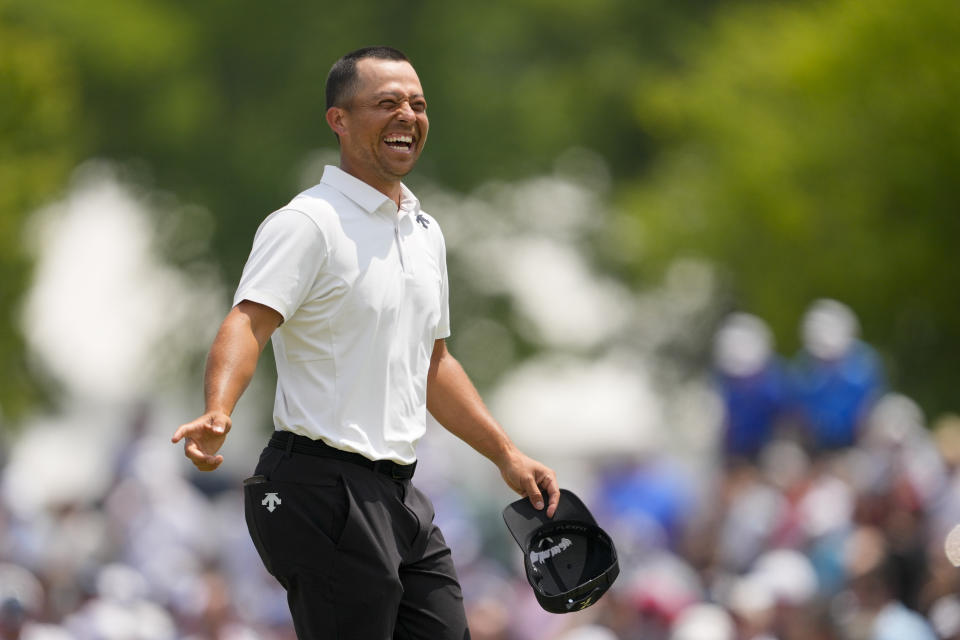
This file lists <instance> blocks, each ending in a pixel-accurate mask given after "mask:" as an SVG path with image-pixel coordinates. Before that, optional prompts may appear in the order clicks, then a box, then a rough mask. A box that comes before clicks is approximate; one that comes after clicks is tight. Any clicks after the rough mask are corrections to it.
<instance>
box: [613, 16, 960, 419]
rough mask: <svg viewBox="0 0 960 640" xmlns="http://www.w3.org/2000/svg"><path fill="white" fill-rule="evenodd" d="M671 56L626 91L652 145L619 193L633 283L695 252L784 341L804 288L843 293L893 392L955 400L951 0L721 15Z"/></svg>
mask: <svg viewBox="0 0 960 640" xmlns="http://www.w3.org/2000/svg"><path fill="white" fill-rule="evenodd" d="M684 58H685V60H686V61H687V62H686V64H685V65H684V67H683V69H682V71H681V72H679V73H676V72H674V73H671V74H670V75H669V76H661V77H658V78H657V79H655V80H653V81H651V82H650V83H649V84H647V85H645V86H642V87H637V88H636V94H635V109H636V114H637V116H638V118H639V120H640V122H641V123H642V124H643V128H644V129H645V130H648V131H653V132H657V136H658V145H659V147H660V148H661V149H662V152H661V153H660V154H659V155H658V157H657V159H656V161H655V162H654V163H653V165H652V166H651V168H650V170H649V172H648V173H647V174H646V175H645V176H641V178H642V179H639V180H637V181H636V182H634V184H633V185H631V186H629V187H627V188H626V189H625V194H624V195H623V199H622V201H621V205H622V209H623V210H624V211H628V212H629V214H628V215H626V216H625V217H624V219H623V225H620V229H619V231H620V233H618V234H617V244H618V247H619V251H620V255H621V256H625V257H626V260H625V261H626V262H627V263H629V264H631V265H632V266H633V272H634V275H635V277H642V276H644V271H643V269H644V268H646V267H648V266H649V265H650V264H660V265H664V264H666V263H667V262H668V261H670V260H672V259H674V258H676V257H677V255H678V254H680V253H684V254H694V255H699V256H706V257H708V258H709V259H711V260H712V261H714V262H715V263H717V264H719V265H722V267H723V268H724V270H725V273H726V275H727V276H728V282H729V285H730V287H731V290H732V292H733V298H734V299H735V300H736V304H737V305H738V306H740V307H742V308H745V309H747V310H749V311H752V312H754V313H757V314H759V315H761V316H763V317H764V318H766V319H767V320H769V321H770V322H771V324H772V325H773V328H774V330H775V333H776V334H777V335H778V338H779V343H780V344H781V346H784V347H786V348H794V347H796V346H797V343H798V320H799V318H800V316H801V314H802V312H803V311H804V308H805V307H806V306H807V305H808V304H809V303H810V302H811V301H812V300H813V299H814V298H817V297H823V296H828V297H834V298H837V299H840V300H842V301H844V302H846V303H848V304H849V305H851V306H852V307H853V308H854V309H855V311H856V312H857V313H858V315H859V316H860V319H861V321H862V323H863V325H864V335H865V337H866V338H867V339H868V340H869V341H871V342H873V343H875V344H877V345H879V346H880V347H881V348H882V349H884V351H885V352H886V353H887V354H888V355H889V356H890V358H889V363H890V365H891V366H892V367H893V371H892V377H893V380H894V383H895V384H896V386H897V387H898V388H900V389H901V390H904V391H906V392H909V393H911V394H912V395H913V396H914V397H916V398H917V399H918V400H919V401H921V402H922V404H923V405H924V406H925V407H926V408H927V409H928V410H929V411H937V412H938V411H941V410H945V409H948V408H949V409H956V389H957V388H958V387H960V369H958V368H957V367H956V365H955V362H956V360H957V357H958V355H960V306H958V305H957V304H956V292H957V291H958V290H960V267H958V265H957V257H956V256H957V254H956V251H957V243H958V239H960V216H958V202H960V126H958V120H957V116H956V107H957V105H958V104H960V65H957V60H958V59H960V5H958V4H957V3H953V2H940V1H939V0H878V1H877V2H871V3H861V2H857V1H855V0H840V1H837V2H817V3H812V4H809V5H803V6H777V5H772V6H770V7H766V8H762V9H758V8H756V7H750V8H740V9H732V10H730V11H729V12H725V13H724V15H722V16H721V17H720V18H719V19H718V20H717V22H716V23H715V24H714V25H712V26H711V27H710V29H709V30H705V31H704V33H703V34H702V37H701V38H696V39H691V40H689V41H688V50H687V54H686V55H685V56H684ZM628 230H629V231H628ZM638 256H639V258H638Z"/></svg>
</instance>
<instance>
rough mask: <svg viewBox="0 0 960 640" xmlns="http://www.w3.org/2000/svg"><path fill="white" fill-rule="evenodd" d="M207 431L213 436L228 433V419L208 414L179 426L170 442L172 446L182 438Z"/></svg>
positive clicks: (216, 414) (217, 414) (219, 415)
mask: <svg viewBox="0 0 960 640" xmlns="http://www.w3.org/2000/svg"><path fill="white" fill-rule="evenodd" d="M205 430H208V431H210V432H212V433H213V434H214V435H218V436H222V435H224V434H226V433H227V432H228V431H230V418H229V417H227V416H226V415H223V414H219V413H208V414H206V415H203V416H201V417H199V418H197V419H196V420H192V421H190V422H187V423H186V424H182V425H180V426H179V427H178V428H177V430H176V431H175V432H174V433H173V437H172V438H170V441H171V442H172V443H174V444H176V443H178V442H180V440H182V439H183V438H184V437H187V436H192V435H197V436H199V435H201V432H202V431H205Z"/></svg>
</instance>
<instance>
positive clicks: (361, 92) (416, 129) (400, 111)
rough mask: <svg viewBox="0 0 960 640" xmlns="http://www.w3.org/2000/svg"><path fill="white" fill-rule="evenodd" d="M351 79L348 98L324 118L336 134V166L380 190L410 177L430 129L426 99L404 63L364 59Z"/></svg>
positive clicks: (415, 75)
mask: <svg viewBox="0 0 960 640" xmlns="http://www.w3.org/2000/svg"><path fill="white" fill-rule="evenodd" d="M357 79H358V87H357V91H356V93H355V94H354V96H353V98H352V99H350V100H349V102H348V103H347V104H345V105H344V106H343V107H342V108H338V107H333V108H331V110H330V111H331V112H334V111H335V110H338V111H336V113H333V114H331V113H328V120H330V118H331V115H332V118H333V120H332V121H331V126H334V130H335V131H336V132H337V134H338V135H339V136H340V155H341V163H342V165H343V166H342V168H343V169H344V170H346V171H348V172H349V173H352V174H353V175H355V176H357V177H358V178H360V179H362V180H364V181H365V182H367V183H368V184H370V185H372V186H374V187H376V188H381V189H382V185H389V184H394V183H396V182H399V181H400V179H401V178H403V176H405V175H407V174H408V173H410V171H411V170H412V169H413V167H414V165H415V164H416V162H417V158H419V157H420V151H421V150H422V149H423V144H424V143H425V142H426V140H427V130H428V129H429V127H430V123H429V121H428V120H427V101H426V100H425V99H424V96H423V88H422V87H421V86H420V79H419V78H418V77H417V73H416V71H414V70H413V67H412V66H411V65H410V63H409V62H406V61H402V60H381V59H377V58H364V59H363V60H360V61H359V62H357ZM335 125H337V126H335ZM338 127H339V129H338Z"/></svg>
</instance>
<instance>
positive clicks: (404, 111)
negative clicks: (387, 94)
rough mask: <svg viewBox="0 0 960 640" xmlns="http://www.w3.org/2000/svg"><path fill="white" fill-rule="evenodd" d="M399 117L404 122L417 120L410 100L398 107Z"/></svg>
mask: <svg viewBox="0 0 960 640" xmlns="http://www.w3.org/2000/svg"><path fill="white" fill-rule="evenodd" d="M397 117H398V118H399V119H400V120H402V121H403V122H410V121H413V120H415V119H416V117H417V114H416V112H415V111H414V110H413V107H412V106H410V101H409V100H403V101H401V102H400V105H399V106H398V107H397Z"/></svg>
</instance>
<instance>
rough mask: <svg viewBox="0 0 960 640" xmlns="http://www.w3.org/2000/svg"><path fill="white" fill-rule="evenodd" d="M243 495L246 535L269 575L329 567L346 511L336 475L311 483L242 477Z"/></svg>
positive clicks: (342, 489)
mask: <svg viewBox="0 0 960 640" xmlns="http://www.w3.org/2000/svg"><path fill="white" fill-rule="evenodd" d="M243 493H244V515H245V517H246V520H247V528H248V529H249V531H250V537H251V538H252V539H253V542H254V546H256V548H257V552H258V553H259V554H260V558H261V559H262V560H263V564H264V566H266V568H267V570H268V571H269V572H270V573H272V574H274V575H275V576H277V575H278V573H280V574H283V573H287V572H288V571H289V568H290V567H291V566H294V565H298V566H302V567H309V568H312V569H316V570H318V571H321V572H324V571H325V570H326V569H327V568H328V567H329V566H330V563H331V562H332V557H333V554H334V553H335V551H336V548H337V546H338V545H339V543H340V540H341V537H342V536H343V531H344V529H345V528H346V523H347V518H348V517H349V512H350V507H349V504H350V501H349V500H348V498H347V495H346V488H345V486H344V483H343V479H342V478H341V477H340V476H339V475H336V476H333V477H331V478H329V479H325V481H324V482H321V483H313V484H302V483H297V482H289V481H276V480H267V479H266V478H265V477H263V476H254V477H253V478H248V479H247V480H246V481H244V487H243ZM278 577H279V576H278Z"/></svg>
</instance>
